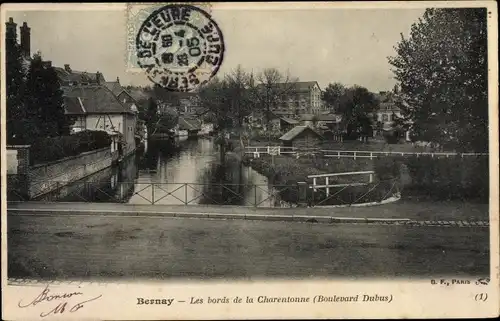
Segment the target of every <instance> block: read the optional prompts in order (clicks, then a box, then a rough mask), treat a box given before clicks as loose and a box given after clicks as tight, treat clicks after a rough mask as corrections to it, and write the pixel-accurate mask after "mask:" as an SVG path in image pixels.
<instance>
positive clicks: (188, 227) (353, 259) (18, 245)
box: [8, 214, 489, 280]
mask: <svg viewBox="0 0 500 321" xmlns="http://www.w3.org/2000/svg"><path fill="white" fill-rule="evenodd" d="M8 233H9V236H8V251H9V252H8V255H9V258H8V268H9V271H8V273H9V278H31V279H33V278H35V279H57V280H72V279H77V280H89V279H91V280H96V279H98V280H100V279H102V280H112V279H116V278H127V279H130V278H134V279H141V278H145V279H174V278H191V279H207V278H209V279H212V278H223V277H224V278H246V279H248V278H262V277H278V278H280V277H282V278H284V277H300V278H310V277H357V278H363V277H370V278H372V277H383V278H386V277H390V278H394V277H415V278H417V277H425V278H429V277H438V276H451V275H453V276H484V275H488V274H489V250H488V249H489V232H488V228H484V227H473V226H471V227H438V226H405V225H399V226H398V225H395V226H384V225H369V224H317V223H298V222H272V221H245V220H221V219H219V220H210V219H189V218H168V217H148V216H139V217H119V216H101V215H95V216H82V215H69V214H68V215H58V216H37V215H36V214H34V215H26V216H22V215H10V214H9V216H8Z"/></svg>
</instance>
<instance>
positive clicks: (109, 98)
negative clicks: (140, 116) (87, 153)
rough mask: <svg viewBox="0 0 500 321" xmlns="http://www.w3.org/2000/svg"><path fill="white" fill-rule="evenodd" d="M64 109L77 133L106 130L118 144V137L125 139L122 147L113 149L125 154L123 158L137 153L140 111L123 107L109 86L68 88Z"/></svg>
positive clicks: (73, 129)
mask: <svg viewBox="0 0 500 321" xmlns="http://www.w3.org/2000/svg"><path fill="white" fill-rule="evenodd" d="M64 106H65V109H66V115H68V116H69V117H71V118H73V119H74V120H75V122H74V124H73V125H72V131H73V132H77V131H81V130H103V131H106V132H108V133H109V134H110V135H111V136H112V137H113V141H114V143H118V142H116V140H117V139H118V138H117V137H118V136H121V137H122V138H121V141H120V144H117V146H114V147H113V146H112V150H114V149H118V150H120V151H121V156H127V155H129V154H131V153H133V152H134V151H135V149H136V145H135V134H136V121H137V115H136V112H135V111H133V110H130V109H128V108H127V105H124V104H122V103H121V102H120V101H119V100H118V99H117V97H116V96H115V95H114V94H113V93H112V92H111V91H110V90H109V89H108V88H107V87H106V86H97V85H88V86H81V85H80V86H72V87H66V88H65V89H64ZM117 134H121V135H117Z"/></svg>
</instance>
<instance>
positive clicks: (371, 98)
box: [338, 86, 379, 137]
mask: <svg viewBox="0 0 500 321" xmlns="http://www.w3.org/2000/svg"><path fill="white" fill-rule="evenodd" d="M378 107H379V101H378V100H377V98H376V97H375V95H374V94H373V93H371V92H369V91H368V89H366V88H364V87H360V86H354V87H351V88H348V89H347V90H346V91H345V93H344V95H342V96H341V97H340V102H339V110H338V112H339V113H340V114H341V115H342V123H343V124H344V126H345V128H346V134H347V137H351V135H352V134H353V133H358V134H359V135H361V136H364V137H368V136H370V135H371V129H372V127H371V125H372V119H371V118H370V116H369V114H370V113H372V112H374V111H375V110H376V109H378Z"/></svg>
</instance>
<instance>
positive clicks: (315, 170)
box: [243, 155, 396, 205]
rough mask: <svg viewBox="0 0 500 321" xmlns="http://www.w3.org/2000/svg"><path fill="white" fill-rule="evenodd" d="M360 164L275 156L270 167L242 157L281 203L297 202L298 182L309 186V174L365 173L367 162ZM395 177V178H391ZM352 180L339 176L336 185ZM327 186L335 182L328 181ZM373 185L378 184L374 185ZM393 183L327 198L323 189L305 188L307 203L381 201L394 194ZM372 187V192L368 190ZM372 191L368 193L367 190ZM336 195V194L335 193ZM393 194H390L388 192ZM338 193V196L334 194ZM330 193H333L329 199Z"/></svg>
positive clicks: (263, 160) (262, 160) (260, 160)
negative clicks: (266, 182)
mask: <svg viewBox="0 0 500 321" xmlns="http://www.w3.org/2000/svg"><path fill="white" fill-rule="evenodd" d="M359 162H360V163H362V164H357V165H354V164H355V163H356V161H354V160H352V159H347V158H343V159H340V160H336V159H324V158H315V157H311V158H299V159H295V158H292V157H283V158H282V159H279V161H278V157H276V163H275V165H272V164H271V160H270V159H269V157H261V158H255V159H253V158H251V156H248V155H246V156H244V158H243V164H244V165H246V166H251V167H252V168H253V169H254V170H256V171H257V172H259V173H261V174H262V175H264V176H266V177H268V178H269V182H270V183H271V184H273V185H274V186H275V188H276V189H277V190H280V192H279V195H280V198H281V199H282V200H283V201H286V202H290V203H297V202H299V201H300V200H299V193H298V192H299V188H298V185H297V182H300V181H305V182H308V183H311V182H312V180H311V179H308V178H307V176H308V175H316V174H324V173H330V172H344V171H357V170H364V169H366V166H368V162H369V161H368V160H367V161H359ZM393 177H396V176H393ZM350 181H352V177H338V178H336V179H335V182H336V183H346V182H350ZM330 183H334V181H333V180H330ZM375 184H377V185H376V186H375ZM392 185H393V181H392V182H391V181H384V182H375V183H373V184H369V185H365V186H352V187H349V188H345V189H343V188H341V187H339V188H330V196H329V197H327V196H326V191H325V189H318V190H316V191H313V189H310V188H307V190H306V201H307V202H308V203H309V204H311V205H312V204H319V205H345V204H351V203H353V202H355V203H367V202H380V201H381V200H382V199H385V198H387V197H389V196H391V195H392V193H394V192H395V189H392V190H391V188H393V186H392ZM372 188H373V190H371V189H372ZM370 190H371V191H370ZM337 192H338V193H337ZM391 192H392V193H391ZM336 193H337V194H336ZM333 194H336V195H334V196H332V195H333Z"/></svg>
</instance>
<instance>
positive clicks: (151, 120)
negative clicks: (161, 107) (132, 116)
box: [142, 97, 159, 137]
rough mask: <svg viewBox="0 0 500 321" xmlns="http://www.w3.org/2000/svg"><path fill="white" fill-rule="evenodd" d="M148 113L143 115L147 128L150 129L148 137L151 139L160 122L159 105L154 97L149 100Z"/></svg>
mask: <svg viewBox="0 0 500 321" xmlns="http://www.w3.org/2000/svg"><path fill="white" fill-rule="evenodd" d="M147 106H148V107H147V109H146V112H145V113H144V114H143V116H142V117H144V118H143V119H144V121H145V122H146V127H147V129H148V136H149V137H151V135H153V134H154V133H155V128H156V124H157V122H158V119H159V116H158V104H157V103H156V100H155V99H154V98H153V97H149V98H148V104H147Z"/></svg>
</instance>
